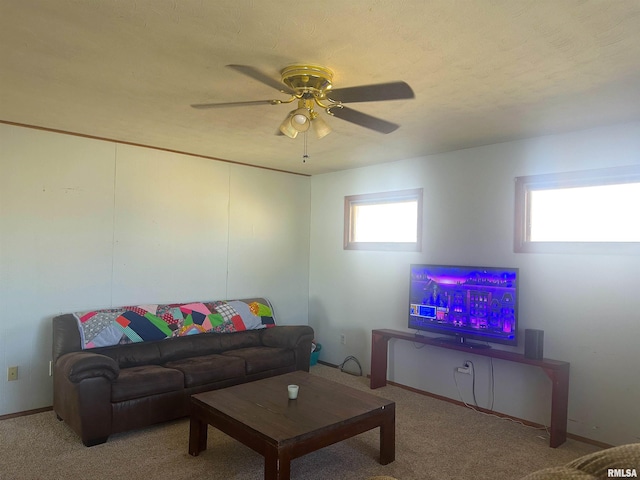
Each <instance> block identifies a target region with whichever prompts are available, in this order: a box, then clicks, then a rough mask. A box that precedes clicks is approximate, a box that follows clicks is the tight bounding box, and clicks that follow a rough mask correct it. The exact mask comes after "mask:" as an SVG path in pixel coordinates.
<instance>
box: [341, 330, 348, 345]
mask: <svg viewBox="0 0 640 480" xmlns="http://www.w3.org/2000/svg"><path fill="white" fill-rule="evenodd" d="M340 343H341V344H342V345H346V344H347V336H346V335H345V334H344V333H341V334H340Z"/></svg>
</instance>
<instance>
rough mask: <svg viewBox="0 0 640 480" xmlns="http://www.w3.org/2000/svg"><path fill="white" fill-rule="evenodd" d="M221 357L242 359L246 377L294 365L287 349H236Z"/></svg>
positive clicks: (292, 353) (294, 359) (293, 359)
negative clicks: (244, 364)
mask: <svg viewBox="0 0 640 480" xmlns="http://www.w3.org/2000/svg"><path fill="white" fill-rule="evenodd" d="M223 355H225V356H229V357H239V358H242V359H243V360H244V361H245V362H246V369H247V375H251V374H253V373H258V372H264V371H266V370H273V369H276V368H282V367H287V366H295V364H296V357H295V354H294V352H293V350H291V349H289V348H275V347H249V348H237V349H235V350H229V351H228V352H224V353H223Z"/></svg>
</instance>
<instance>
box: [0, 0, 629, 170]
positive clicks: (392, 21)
mask: <svg viewBox="0 0 640 480" xmlns="http://www.w3.org/2000/svg"><path fill="white" fill-rule="evenodd" d="M291 63H315V64H320V65H325V66H327V67H329V68H331V69H332V70H333V71H334V72H335V76H334V86H335V87H336V88H343V87H351V86H357V85H364V84H372V83H381V82H389V81H396V80H404V81H406V82H407V83H408V84H409V85H411V87H412V88H413V90H414V92H415V94H416V98H415V99H412V100H396V101H387V102H372V103H358V104H353V105H352V106H351V107H352V108H355V109H356V110H359V111H361V112H364V113H367V114H370V115H374V116H376V117H380V118H383V119H386V120H389V121H391V122H394V123H398V124H400V125H401V127H400V128H399V129H398V130H396V131H395V132H393V133H391V134H388V135H384V134H380V133H377V132H374V131H371V130H367V129H364V128H362V127H359V126H357V125H353V124H351V123H348V122H345V121H344V120H341V119H338V118H331V117H325V118H326V120H327V122H328V123H330V124H331V126H332V128H333V130H334V131H333V133H331V134H330V135H328V136H327V137H325V138H323V139H321V140H317V139H315V137H313V136H312V135H309V138H308V153H309V156H310V159H309V161H308V162H307V163H303V162H302V154H303V148H304V139H303V138H302V136H299V137H298V138H297V139H295V140H292V139H289V138H287V137H284V136H277V135H275V132H276V131H277V128H278V125H279V124H280V122H281V121H282V120H283V119H284V117H285V116H286V114H287V113H288V112H289V110H290V109H291V106H290V105H274V106H272V105H260V106H243V107H230V108H225V109H212V110H196V109H193V108H190V106H189V105H190V104H192V103H208V102H229V101H248V100H264V99H271V98H280V99H286V98H287V96H286V95H283V94H280V93H279V92H277V91H276V90H274V89H271V88H269V87H268V86H266V85H264V84H262V83H259V82H257V81H255V80H253V79H251V78H249V77H247V76H244V75H241V74H240V73H238V72H236V71H234V70H232V69H229V68H225V65H227V64H241V65H250V66H252V67H256V68H258V69H260V70H262V71H264V72H265V73H267V74H269V75H270V76H273V77H274V78H276V79H279V72H280V70H281V69H282V68H283V67H285V66H287V65H289V64H291ZM638 119H640V2H638V1H637V0H616V1H610V0H598V1H577V0H561V1H558V0H532V1H525V0H495V1H489V0H475V1H472V0H467V1H462V0H461V1H453V0H431V1H429V2H426V1H424V0H404V1H400V0H397V1H392V0H380V1H377V0H357V1H353V2H345V1H344V0H323V1H318V2H311V1H306V2H291V1H286V2H285V1H270V2H266V1H259V0H255V1H250V0H234V1H226V0H216V1H213V0H212V1H192V0H182V1H178V0H175V1H165V0H147V1H134V0H122V1H116V0H84V1H71V0H56V1H51V0H19V1H18V0H15V1H13V0H5V1H1V2H0V121H4V122H10V123H18V124H26V125H33V126H38V127H44V128H50V129H54V130H62V131H67V132H73V133H78V134H84V135H90V136H96V137H101V138H107V139H112V140H118V141H123V142H131V143H135V144H141V145H149V146H154V147H159V148H164V149H169V150H177V151H183V152H188V153H193V154H199V155H204V156H208V157H215V158H219V159H223V160H229V161H233V162H240V163H247V164H252V165H259V166H266V167H269V168H275V169H278V170H285V171H291V172H297V173H303V174H317V173H323V172H329V171H335V170H341V169H347V168H353V167H358V166H363V165H369V164H375V163H381V162H389V161H395V160H400V159H404V158H411V157H418V156H422V155H426V154H430V153H436V152H443V151H450V150H456V149H460V148H467V147H473V146H478V145H485V144H490V143H496V142H502V141H507V140H511V139H516V138H525V137H532V136H538V135H544V134H550V133H555V132H563V131H569V130H577V129H581V128H588V127H592V126H596V125H603V124H612V123H619V122H626V121H631V120H638Z"/></svg>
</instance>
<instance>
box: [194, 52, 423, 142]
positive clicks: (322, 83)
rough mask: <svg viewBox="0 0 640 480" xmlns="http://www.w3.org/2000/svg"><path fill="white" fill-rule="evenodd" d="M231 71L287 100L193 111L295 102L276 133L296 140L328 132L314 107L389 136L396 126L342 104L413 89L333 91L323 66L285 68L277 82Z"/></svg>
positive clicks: (407, 94)
mask: <svg viewBox="0 0 640 480" xmlns="http://www.w3.org/2000/svg"><path fill="white" fill-rule="evenodd" d="M227 67H229V68H232V69H233V70H235V71H237V72H239V73H242V74H244V75H247V76H249V77H251V78H253V79H254V80H257V81H259V82H261V83H264V84H265V85H268V86H270V87H272V88H275V89H276V90H278V91H280V92H281V93H285V94H288V95H290V98H288V99H286V100H278V99H272V100H254V101H248V102H226V103H199V104H193V105H191V106H192V107H193V108H201V109H204V108H221V107H239V106H249V105H264V104H269V105H280V104H282V103H292V102H294V101H296V100H297V101H298V107H297V108H296V109H294V110H291V111H290V112H289V113H288V114H287V117H286V118H285V119H284V121H283V122H282V124H281V125H280V129H279V130H280V131H279V133H282V134H284V135H286V136H287V137H289V138H296V136H297V135H298V133H301V132H306V131H307V130H309V128H312V129H313V131H314V132H315V133H316V136H317V137H318V138H322V137H324V136H325V135H327V134H329V133H330V132H331V128H330V127H329V125H328V124H327V123H326V122H325V121H324V120H323V119H322V117H320V114H319V112H318V111H316V107H319V108H320V109H322V110H324V111H325V112H326V113H327V114H328V115H331V116H334V117H338V118H341V119H342V120H346V121H347V122H351V123H355V124H356V125H360V126H361V127H365V128H369V129H371V130H375V131H376V132H380V133H391V132H393V131H394V130H396V129H397V128H398V127H399V125H397V124H395V123H392V122H388V121H386V120H383V119H381V118H377V117H373V116H371V115H368V114H366V113H362V112H359V111H357V110H354V109H352V108H349V107H347V106H345V105H344V103H356V102H377V101H382V100H401V99H408V98H414V96H415V95H414V93H413V90H411V87H410V86H409V85H407V84H406V83H405V82H390V83H380V84H374V85H362V86H358V87H348V88H338V89H333V88H332V87H333V84H332V81H333V72H332V71H331V70H329V69H328V68H326V67H322V66H320V65H310V64H295V65H289V66H288V67H285V68H284V69H283V70H282V72H281V80H280V81H277V80H275V79H274V78H272V77H270V76H269V75H267V74H265V73H263V72H261V71H260V70H258V69H256V68H254V67H250V66H247V65H227Z"/></svg>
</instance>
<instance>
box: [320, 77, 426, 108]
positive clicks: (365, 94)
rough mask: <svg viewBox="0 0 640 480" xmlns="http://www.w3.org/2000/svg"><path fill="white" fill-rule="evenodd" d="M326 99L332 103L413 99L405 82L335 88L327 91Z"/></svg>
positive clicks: (411, 92)
mask: <svg viewBox="0 0 640 480" xmlns="http://www.w3.org/2000/svg"><path fill="white" fill-rule="evenodd" d="M327 97H328V98H329V99H331V100H333V101H334V102H343V103H355V102H378V101H381V100H402V99H406V98H414V97H415V95H414V93H413V90H411V87H410V86H409V85H408V84H406V83H405V82H391V83H378V84H376V85H362V86H360V87H348V88H337V89H335V90H329V91H328V92H327Z"/></svg>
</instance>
